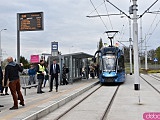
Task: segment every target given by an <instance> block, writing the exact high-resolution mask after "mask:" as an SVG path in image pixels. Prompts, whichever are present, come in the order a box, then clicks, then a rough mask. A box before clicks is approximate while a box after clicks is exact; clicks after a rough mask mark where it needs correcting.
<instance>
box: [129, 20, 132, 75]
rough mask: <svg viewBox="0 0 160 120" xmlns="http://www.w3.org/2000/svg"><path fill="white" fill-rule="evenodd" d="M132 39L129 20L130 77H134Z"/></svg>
mask: <svg viewBox="0 0 160 120" xmlns="http://www.w3.org/2000/svg"><path fill="white" fill-rule="evenodd" d="M131 42H132V38H131V20H130V19H129V43H130V44H129V56H130V75H132V45H131Z"/></svg>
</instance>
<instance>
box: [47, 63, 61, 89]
mask: <svg viewBox="0 0 160 120" xmlns="http://www.w3.org/2000/svg"><path fill="white" fill-rule="evenodd" d="M59 73H60V67H59V65H58V64H57V61H56V60H53V64H51V65H50V75H51V80H50V90H49V92H51V91H52V89H53V79H55V82H56V92H58V74H59Z"/></svg>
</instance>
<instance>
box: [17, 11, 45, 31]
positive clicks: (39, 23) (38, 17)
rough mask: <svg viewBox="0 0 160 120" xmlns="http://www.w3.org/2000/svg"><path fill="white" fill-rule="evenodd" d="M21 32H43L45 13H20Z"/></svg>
mask: <svg viewBox="0 0 160 120" xmlns="http://www.w3.org/2000/svg"><path fill="white" fill-rule="evenodd" d="M18 18H19V27H18V28H19V31H36V30H43V29H44V28H43V12H35V13H18Z"/></svg>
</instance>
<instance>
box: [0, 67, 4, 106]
mask: <svg viewBox="0 0 160 120" xmlns="http://www.w3.org/2000/svg"><path fill="white" fill-rule="evenodd" d="M2 80H3V72H2V68H1V66H0V90H2ZM0 107H4V106H3V105H0Z"/></svg>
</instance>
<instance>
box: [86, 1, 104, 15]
mask: <svg viewBox="0 0 160 120" xmlns="http://www.w3.org/2000/svg"><path fill="white" fill-rule="evenodd" d="M103 4H104V1H103V3H101V4H100V5H98V6H97V7H95V8H94V10H93V11H92V12H90V14H89V15H91V14H92V13H93V12H95V10H97V8H99V7H100V6H101V5H103ZM89 15H88V16H89Z"/></svg>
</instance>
